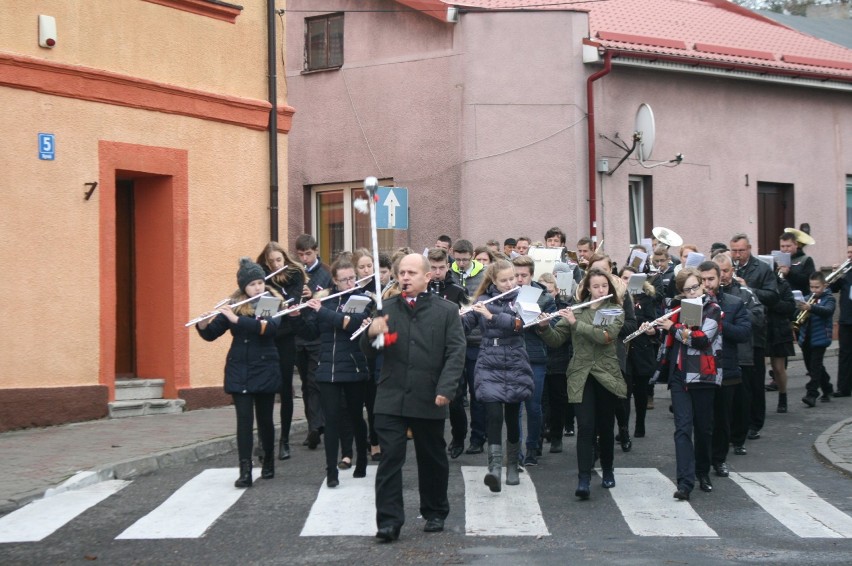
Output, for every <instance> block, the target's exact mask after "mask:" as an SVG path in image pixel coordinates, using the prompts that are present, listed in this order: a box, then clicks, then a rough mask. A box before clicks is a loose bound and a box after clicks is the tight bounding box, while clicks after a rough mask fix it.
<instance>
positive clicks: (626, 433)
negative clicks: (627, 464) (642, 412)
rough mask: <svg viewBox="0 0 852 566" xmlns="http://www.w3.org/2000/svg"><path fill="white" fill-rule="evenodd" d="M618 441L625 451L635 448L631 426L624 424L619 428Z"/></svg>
mask: <svg viewBox="0 0 852 566" xmlns="http://www.w3.org/2000/svg"><path fill="white" fill-rule="evenodd" d="M618 436H619V439H618V441H619V442H620V443H621V450H622V451H623V452H630V449H631V448H633V442H632V441H631V440H630V428H629V427H626V426H623V427H619V429H618Z"/></svg>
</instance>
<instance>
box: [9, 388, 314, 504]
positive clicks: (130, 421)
mask: <svg viewBox="0 0 852 566" xmlns="http://www.w3.org/2000/svg"><path fill="white" fill-rule="evenodd" d="M294 402H295V407H294V410H293V425H292V427H291V430H290V436H291V441H292V442H296V441H297V439H298V442H301V440H302V437H301V433H302V432H304V431H306V430H307V422H306V421H305V412H304V408H303V405H302V399H300V398H297V399H294ZM278 407H279V406H278V404H277V403H276V405H275V422H276V423H278V414H279V412H278V410H279V409H278ZM236 426H237V424H236V416H235V415H234V408H233V406H227V407H219V408H216V409H200V410H197V411H188V412H186V413H181V414H177V415H154V416H145V417H128V418H123V419H101V420H97V421H88V422H83V423H73V424H67V425H60V426H53V427H47V428H33V429H26V430H16V431H10V432H4V433H0V454H2V458H0V514H3V513H7V512H9V511H12V510H14V509H16V508H18V507H21V506H22V505H24V504H26V503H28V502H29V501H31V500H33V499H37V498H40V497H41V496H42V495H44V494H45V490H48V489H52V490H55V491H54V492H58V491H64V490H65V489H69V488H70V489H73V488H74V487H83V486H85V485H89V484H92V483H96V482H98V481H102V480H105V479H111V478H117V479H129V478H133V477H136V476H138V475H141V474H147V473H150V472H153V471H156V470H158V469H160V468H165V467H168V466H173V465H177V464H183V463H188V462H195V461H198V460H203V459H205V458H210V457H212V456H216V455H219V454H225V453H228V452H230V451H232V450H236V437H235V434H236ZM276 428H278V426H276ZM276 438H277V433H276ZM276 450H277V444H276ZM234 465H235V466H236V462H235V464H234ZM80 471H87V472H91V473H87V474H79V475H77V476H75V474H77V472H80ZM72 476H74V477H73V479H72V480H70V481H69V482H68V485H61V484H63V482H65V481H66V480H68V479H69V478H72Z"/></svg>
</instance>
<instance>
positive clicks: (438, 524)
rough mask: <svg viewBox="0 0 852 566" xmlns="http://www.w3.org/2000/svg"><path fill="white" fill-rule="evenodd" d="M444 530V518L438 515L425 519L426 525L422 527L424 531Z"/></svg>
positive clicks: (435, 531)
mask: <svg viewBox="0 0 852 566" xmlns="http://www.w3.org/2000/svg"><path fill="white" fill-rule="evenodd" d="M443 530H444V520H443V519H439V518H438V517H432V518H431V519H429V520H428V521H426V526H425V527H423V532H424V533H440V532H441V531H443Z"/></svg>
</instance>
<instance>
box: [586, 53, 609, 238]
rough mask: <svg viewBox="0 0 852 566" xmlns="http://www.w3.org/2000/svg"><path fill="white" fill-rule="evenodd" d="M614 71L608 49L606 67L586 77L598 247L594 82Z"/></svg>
mask: <svg viewBox="0 0 852 566" xmlns="http://www.w3.org/2000/svg"><path fill="white" fill-rule="evenodd" d="M610 71H612V53H611V52H610V51H607V52H606V53H604V68H603V69H601V70H600V71H598V72H597V73H594V74H593V75H590V76H589V78H588V79H586V107H587V108H588V119H587V121H586V122H587V125H588V128H589V132H588V138H589V139H588V146H589V237H590V238H591V239H592V243H593V244H594V245H595V247H597V242H598V236H597V227H596V226H597V196H596V185H595V183H596V179H595V175H597V171H596V168H595V151H596V149H595V94H594V82H595V81H596V80H598V79H599V78H601V77H603V76H604V75H608V74H609V72H610Z"/></svg>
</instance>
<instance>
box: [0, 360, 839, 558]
mask: <svg viewBox="0 0 852 566" xmlns="http://www.w3.org/2000/svg"><path fill="white" fill-rule="evenodd" d="M828 363H829V371H830V372H833V371H834V367H832V366H833V365H836V358H833V359H829V360H828ZM791 374H792V379H791V381H792V389H791V393H790V407H791V411H790V412H789V413H788V414H786V415H779V414H776V413H775V411H774V407H775V401H776V397H775V395H776V394H774V393H768V394H767V405H768V407H769V411H768V413H767V422H766V426H765V428H764V431H763V436H762V438H761V439H759V440H756V441H751V442H749V443H748V444H747V448H748V451H749V453H748V455H746V456H734V455H733V454H732V455H730V456H729V459H728V460H729V463H730V466H731V470H732V471H733V472H738V473H741V474H746V475H747V474H749V473H752V472H775V473H782V475H783V474H787V475H789V476H790V477H791V479H792V480H794V481H795V483H796V485H803V486H806V487H807V488H809V489H810V490H813V492H815V496H814V497H813V498H811V500H810V501H811V503H809V504H808V507H810V506H811V505H813V506H814V508H817V507H818V506H820V505H824V504H826V503H827V504H830V505H831V506H833V507H834V508H836V509H837V510H838V511H839V512H840V513H841V515H840V519H841V520H843V518H844V517H845V520H846V521H852V519H850V517H852V478H849V477H847V476H845V475H843V474H841V473H840V472H838V471H836V470H835V469H831V468H828V467H826V466H825V465H824V464H823V463H822V462H820V461H819V459H818V458H817V457H816V455H815V453H814V451H813V449H812V444H813V441H814V440H815V438H816V437H817V436H818V435H819V434H820V433H821V432H822V431H823V430H825V429H826V428H827V427H828V426H829V425H831V424H832V423H834V422H836V421H838V420H840V419H841V418H844V417H846V416H848V415H849V414H850V413H852V399H839V400H835V401H833V402H831V403H827V404H818V405H817V407H816V408H814V409H807V408H805V406H804V405H803V404H801V402H800V401H799V398H800V397H801V396H802V394H803V391H804V368H803V367H802V365H801V363H794V364H791ZM666 409H667V399H666V398H665V397H664V396H663V395H662V392H661V390H660V388H659V387H658V393H657V408H656V409H655V410H653V411H649V413H648V420H647V428H648V436H647V437H646V438H643V439H636V440H635V441H634V448H633V450H632V451H631V452H629V453H626V454H625V453H622V452H621V450H620V449H619V448H618V447H616V462H615V464H616V480H617V481H619V483H618V485H617V486H616V487H615V488H614V489H613V490H612V492H608V491H607V490H604V489H601V488H600V481H599V479H597V480H596V481H593V484H592V497H591V499H590V500H588V501H578V500H577V499H576V498H575V497H574V495H573V491H574V488H575V487H576V453H575V450H574V445H575V441H574V439H572V438H566V439H565V451H564V452H563V453H562V454H549V453H547V448H548V445H545V455H544V457H543V458H542V459H541V464H540V465H539V466H537V467H533V468H530V469H529V470H528V471H527V473H526V474H524V475H525V476H526V478H525V479H531V480H532V484H533V485H534V487H535V495H532V496H529V497H525V498H524V500H523V504H524V505H526V506H532V508H536V507H537V508H538V509H540V513H541V519H542V520H543V524H544V525H545V526H546V531H547V533H549V534H546V535H543V536H542V535H540V536H509V535H499V536H472V535H469V534H466V529H468V528H470V523H471V521H472V518H471V517H469V516H468V515H469V514H471V513H473V512H474V511H473V505H474V502H473V500H472V499H471V498H472V496H473V492H475V491H476V490H477V487H471V486H468V487H466V486H465V483H464V481H463V477H462V471H461V467H462V466H484V465H485V456H484V455H479V456H469V455H463V456H462V457H460V458H459V459H457V460H452V461H451V465H450V494H449V495H450V503H451V506H452V510H451V512H450V516H449V518H448V520H447V524H446V530H445V532H443V533H438V534H427V533H424V532H422V526H423V523H424V522H423V520H422V519H419V518H418V517H417V516H418V511H417V508H418V500H417V487H416V469H415V468H414V455H413V446H410V447H409V457H410V459H409V464H408V465H407V466H406V478H405V500H406V514H407V522H406V525H405V527H404V529H403V532H402V536H401V538H400V540H399V541H397V542H395V543H393V544H380V543H378V542H377V541H376V540H375V539H374V538H373V537H372V536H370V535H369V534H367V535H362V536H332V535H328V536H301V533H302V531H303V528H304V527H305V524H306V520H307V519H308V517H309V515H311V512H312V506H313V505H314V503H315V502H316V501H317V499H318V495H319V494H320V492H321V486H322V485H323V483H324V482H323V480H324V470H323V461H324V459H323V453H322V449H321V448H320V449H318V450H316V451H309V450H308V449H307V448H304V447H302V446H299V445H297V446H294V448H295V450H294V456H293V458H292V459H291V460H289V461H286V462H279V463H278V467H277V470H276V471H277V475H276V478H275V479H273V480H258V481H257V482H256V483H255V486H254V487H252V488H251V489H248V490H245V491H244V492H242V493H240V494H238V495H239V498H238V499H237V500H236V502H235V503H233V505H230V506H226V507H225V509H224V510H223V511H222V512H221V513H220V514H218V515H217V516H216V518H215V522H213V523H212V526H210V527H209V528H208V529H207V530H206V532H204V533H203V535H202V534H200V533H199V536H196V537H195V538H182V539H162V538H154V539H142V540H125V539H123V538H118V537H120V536H121V535H122V533H125V531H126V530H127V529H129V528H130V527H132V526H133V525H134V524H136V523H137V521H139V520H140V519H145V518H146V517H150V516H152V513H153V512H155V510H156V509H157V508H158V507H159V506H160V505H161V504H163V503H164V502H166V501H167V500H168V499H169V498H170V497H171V496H173V494H175V493H176V492H177V491H178V490H179V489H180V488H182V487H183V486H185V485H187V482H190V480H193V479H194V478H198V477H199V474H201V473H202V472H205V470H213V469H216V468H234V467H235V466H236V455H235V454H231V455H227V456H221V457H218V458H215V459H211V460H207V461H204V462H201V463H197V464H194V465H187V466H183V467H175V468H171V469H168V470H164V471H160V472H157V473H155V474H152V475H148V476H143V477H140V478H137V479H136V480H134V481H132V482H130V483H129V484H128V485H126V487H124V488H123V489H121V490H120V491H118V492H117V493H115V494H114V495H111V496H109V497H107V498H106V499H104V500H103V501H101V502H100V503H97V504H96V505H94V506H92V507H91V508H89V509H88V510H86V511H85V512H83V513H82V514H80V515H78V516H76V517H75V518H73V519H72V520H70V521H69V522H68V523H67V524H65V525H64V526H62V527H61V528H59V529H58V530H57V531H55V532H53V533H52V534H51V535H49V536H48V537H47V538H45V539H44V540H42V541H40V542H15V543H6V544H0V563H2V564H84V563H92V562H95V563H99V564H199V565H201V564H204V565H208V564H339V563H341V564H342V563H355V564H399V565H402V564H488V565H489V566H498V565H503V564H507V565H508V564H512V565H517V564H521V563H522V564H525V565H535V564H584V563H585V564H603V563H607V564H616V565H617V564H630V565H636V564H669V565H681V564H683V565H687V564H688V565H693V564H696V565H697V564H730V563H745V564H797V565H799V564H849V563H850V556H852V534H850V535H844V536H845V538H829V537H827V536H819V537H817V538H808V537H805V536H800V534H796V533H795V532H794V531H793V530H791V529H790V528H788V527H786V526H784V524H782V523H781V522H780V521H779V519H778V518H776V516H773V514H771V513H769V512H768V511H766V510H765V509H764V508H763V507H761V505H759V504H758V502H757V501H756V499H755V498H754V497H752V496H750V495H749V494H748V493H747V492H746V491H745V490H744V489H743V487H741V486H740V485H738V484H737V483H735V482H734V481H733V480H732V479H722V478H715V477H714V486H715V490H714V492H713V493H711V494H705V493H702V492H700V491H698V490H697V489H696V491H694V492H693V494H692V499H691V501H690V502H689V503H688V504H687V503H680V504H678V505H681V506H682V507H680V508H679V509H678V510H679V511H682V510H683V509H685V508H691V509H692V510H694V512H695V514H696V516H697V518H698V519H697V522H698V523H701V524H703V525H704V526H706V527H707V528H709V529H712V531H713V532H715V534H716V536H701V537H699V536H642V535H640V534H635V532H634V530H633V529H631V525H630V523H628V521H627V519H626V516H625V511H624V510H623V509H622V508H621V505H622V504H623V503H624V502H622V501H620V500H618V496H619V495H621V494H625V495H626V494H628V493H629V492H631V490H633V491H634V492H635V490H636V489H637V488H636V485H635V483H633V482H632V481H631V479H630V478H629V473H628V471H627V470H626V469H627V468H630V469H636V468H638V469H641V470H645V471H650V472H651V473H655V472H654V471H658V472H659V473H660V474H662V476H665V477H667V478H669V479H670V480H673V479H674V477H675V470H674V445H673V441H672V434H671V432H672V418H671V415H670V413H669V412H668V411H667V410H666ZM297 444H298V443H297ZM620 469H621V470H624V471H623V472H620V471H619V470H620ZM476 473H479V472H476ZM232 476H233V477H232ZM226 477H227V481H225V482H224V483H225V484H230V483H232V482H233V479H235V478H236V472H235V471H234V472H233V473H231V472H226ZM196 481H197V480H196ZM354 482H369V479H367V480H355V479H352V478H351V471H344V472H341V483H342V485H341V488H346V487H347V486H355V485H356V483H354ZM219 483H220V484H221V483H222V482H221V481H220V482H219ZM363 485H364V484H361V485H360V487H363ZM366 485H367V487H369V483H367V484H366ZM478 485H479V482H478V481H477V482H476V486H478ZM522 487H523V486H522ZM527 487H529V485H527ZM212 489H213V488H204V490H205V491H210V492H211V493H212ZM339 489H340V488H339ZM483 489H484V488H483ZM503 489H504V492H503V493H502V494H500V495H499V496H496V497H503V496H506V497H504V498H503V499H502V500H498V499H494V498H493V497H492V498H491V502H490V503H489V504H490V505H492V507H489V508H488V509H490V514H489V515H488V517H490V520H491V521H493V522H494V523H495V524H497V523H500V522H504V523H505V522H507V521H516V520H517V519H518V517H517V516H516V515H517V512H516V507H515V504H507V503H506V501H508V497H509V496H510V495H512V494H511V493H510V490H512V489H519V488H512V487H507V486H504V488H503ZM619 490H621V492H620V493H619ZM673 490H674V484H672V486H671V491H673ZM367 492H369V489H367ZM336 493H341V494H342V493H343V492H342V491H338V492H331V493H330V494H328V493H326V496H329V495H330V496H331V497H332V499H331V501H332V503H331V506H330V507H329V506H328V505H326V506H325V510H326V512H330V513H331V514H332V519H330V520H327V521H326V522H325V525H326V526H327V525H328V524H330V523H333V522H335V521H339V522H340V523H343V524H348V525H352V526H356V527H361V528H362V529H363V530H365V531H366V532H372V531H373V530H374V517H373V515H372V509H371V508H370V507H369V505H368V507H367V508H366V510H363V509H365V508H364V507H363V505H362V506H360V507H359V505H358V501H354V502H352V501H347V502H343V501H342V496H341V502H340V503H339V505H338V504H337V503H336V501H335V499H334V497H335V496H336ZM780 495H786V493H782V494H780ZM216 498H217V496H214V499H216ZM775 499H779V497H775ZM617 500H618V501H617ZM670 500H671V494H670V493H668V494H667V495H665V496H661V497H659V498H656V499H654V498H649V499H648V500H647V501H646V504H647V508H648V509H647V511H648V512H649V513H650V514H651V515H654V514H664V513H666V511H665V509H666V508H667V506H668V505H669V504H670V503H671V501H670ZM518 505H519V504H518ZM359 508H360V509H362V510H360V511H359ZM182 511H183V509H182V508H178V510H177V511H174V510H173V511H171V512H167V513H165V514H164V517H163V518H162V519H159V521H167V520H169V519H171V518H172V516H173V515H178V514H180V513H181V512H182ZM315 511H316V510H315ZM820 520H823V521H825V519H820ZM157 521H158V519H156V518H155V520H154V521H153V522H155V523H156V522H157ZM829 522H830V521H829ZM829 526H831V525H829ZM329 528H331V527H329Z"/></svg>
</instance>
